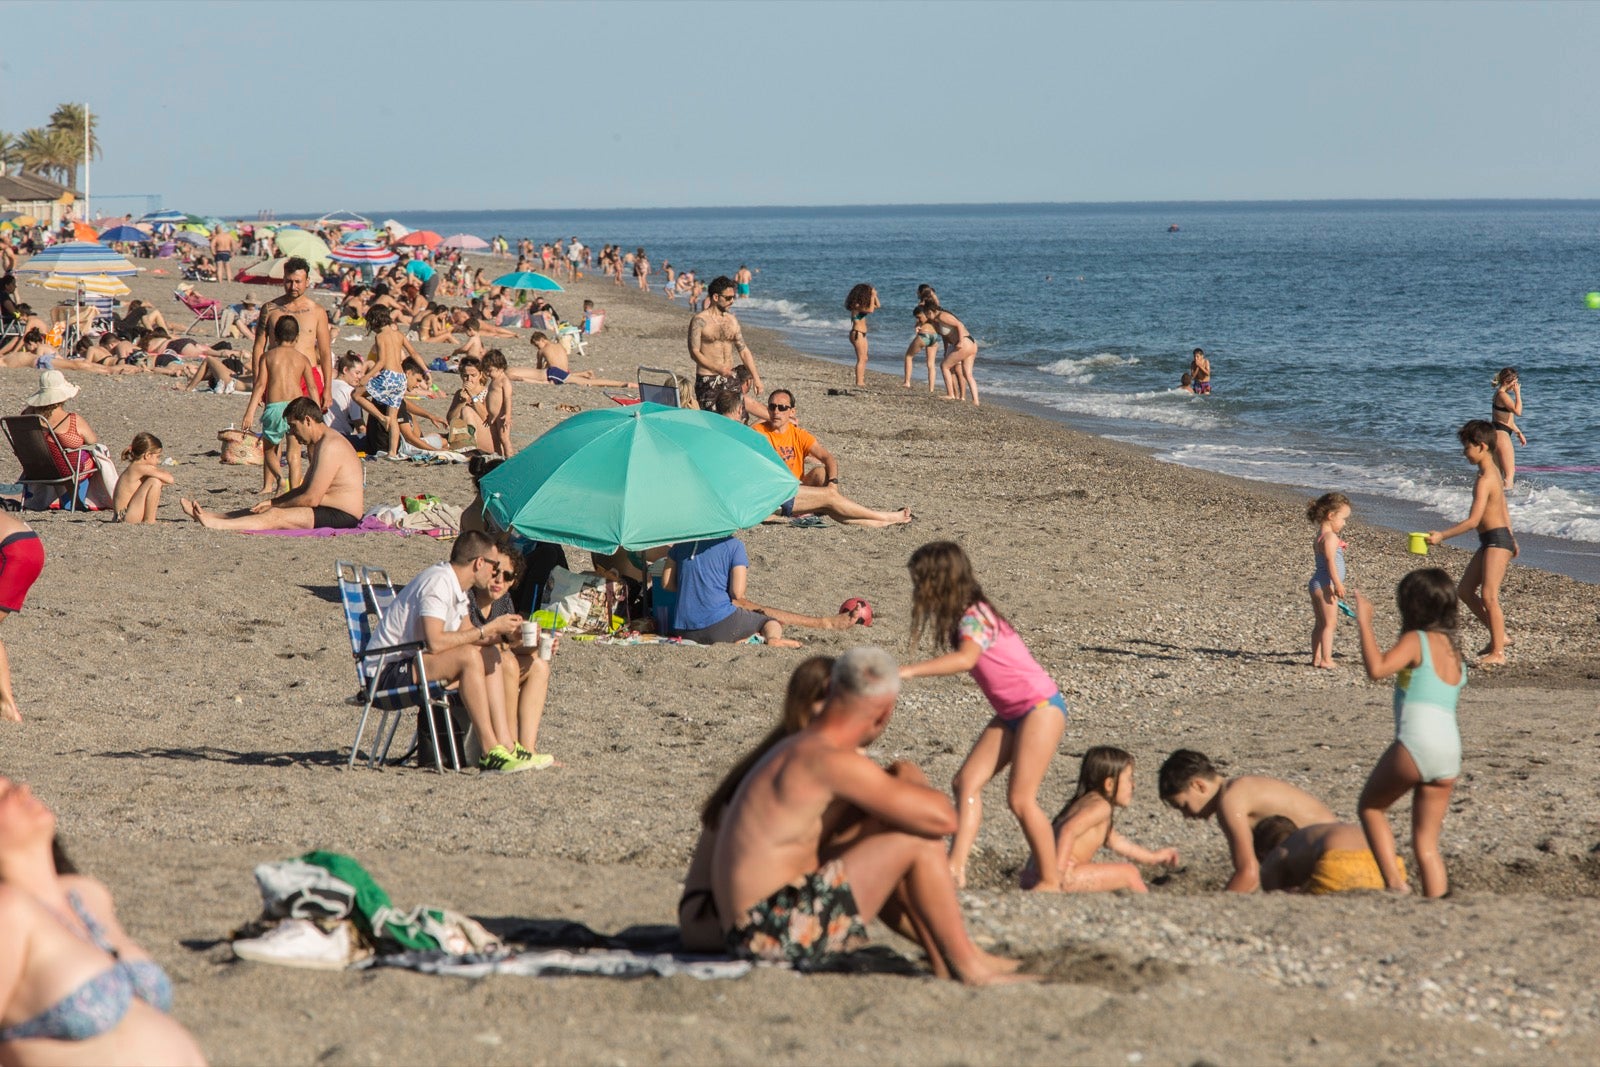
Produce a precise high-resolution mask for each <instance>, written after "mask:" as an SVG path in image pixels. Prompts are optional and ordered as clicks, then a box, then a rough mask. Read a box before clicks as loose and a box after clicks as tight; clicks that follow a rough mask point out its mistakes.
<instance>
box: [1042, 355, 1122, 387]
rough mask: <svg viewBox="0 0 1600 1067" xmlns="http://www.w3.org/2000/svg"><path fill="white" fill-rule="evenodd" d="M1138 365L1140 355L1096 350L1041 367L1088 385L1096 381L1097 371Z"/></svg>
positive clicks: (1046, 371)
mask: <svg viewBox="0 0 1600 1067" xmlns="http://www.w3.org/2000/svg"><path fill="white" fill-rule="evenodd" d="M1138 365H1139V357H1138V356H1119V355H1117V354H1116V353H1114V352H1096V353H1095V354H1094V355H1092V356H1083V357H1082V358H1079V359H1073V358H1071V357H1068V358H1066V359H1058V360H1056V361H1055V362H1054V363H1046V364H1045V365H1044V366H1042V367H1040V368H1039V369H1040V370H1041V371H1043V372H1044V373H1046V374H1053V375H1055V376H1056V377H1058V378H1065V379H1066V380H1067V381H1069V382H1073V383H1075V384H1077V385H1087V384H1089V383H1090V382H1092V381H1094V376H1095V372H1096V371H1102V370H1109V369H1111V368H1112V367H1136V366H1138Z"/></svg>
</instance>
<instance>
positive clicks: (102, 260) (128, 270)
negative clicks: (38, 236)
mask: <svg viewBox="0 0 1600 1067" xmlns="http://www.w3.org/2000/svg"><path fill="white" fill-rule="evenodd" d="M16 270H17V273H18V274H24V273H35V274H52V273H60V274H110V275H114V276H124V275H129V274H138V273H139V268H138V267H135V266H134V265H133V264H132V263H129V262H128V261H127V259H125V258H124V257H123V256H122V254H121V253H120V252H114V251H112V250H111V249H109V248H107V247H106V246H105V245H103V244H101V243H100V242H98V241H68V242H67V243H66V244H60V245H51V246H50V247H49V248H47V249H45V250H44V251H43V252H40V253H39V254H38V255H36V256H34V257H32V258H31V259H29V260H28V261H27V262H26V263H24V264H22V265H21V266H19V267H17V268H16Z"/></svg>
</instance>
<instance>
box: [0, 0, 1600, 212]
mask: <svg viewBox="0 0 1600 1067" xmlns="http://www.w3.org/2000/svg"><path fill="white" fill-rule="evenodd" d="M6 19H7V23H8V25H9V26H10V27H11V28H13V29H16V28H22V29H24V30H32V31H34V32H36V33H37V37H38V41H39V43H40V47H37V48H32V49H19V48H16V47H12V46H11V45H10V44H9V43H8V46H7V47H6V49H5V50H4V55H3V57H0V130H5V131H7V132H11V133H15V132H18V131H20V130H22V129H23V128H25V127H27V126H31V125H37V124H42V123H43V122H44V121H45V119H46V118H47V117H48V115H49V113H50V111H51V109H52V108H53V107H54V106H55V105H56V104H57V103H59V102H61V101H63V100H67V99H72V100H80V101H81V100H87V101H88V102H89V104H90V106H91V107H92V108H93V109H94V110H95V112H96V113H97V114H99V115H100V116H101V137H102V140H103V143H104V151H105V154H104V157H103V159H102V160H101V161H100V162H98V163H97V164H96V165H95V167H94V170H93V187H92V190H91V191H98V192H100V193H101V194H113V193H146V192H153V193H159V194H161V195H162V197H163V200H164V203H165V205H166V206H168V207H178V208H180V209H183V210H187V211H194V212H208V213H209V212H218V213H229V214H250V215H253V214H254V213H255V212H256V211H257V210H258V209H262V208H271V209H274V210H277V211H278V212H279V213H283V212H291V211H321V210H332V209H336V208H345V207H349V208H357V209H364V210H365V209H387V210H404V209H436V210H437V209H457V208H459V209H484V210H487V209H497V208H507V209H510V208H607V207H653V206H717V205H734V204H859V203H934V202H993V201H1125V200H1255V199H1321V198H1345V197H1416V198H1455V197H1577V198H1587V197H1594V196H1596V195H1600V194H1597V185H1596V176H1597V175H1600V136H1597V134H1600V129H1597V127H1600V118H1597V116H1600V102H1597V101H1596V99H1595V94H1594V87H1595V84H1596V79H1595V75H1594V74H1593V57H1594V55H1595V54H1596V53H1597V52H1600V5H1597V4H1580V3H1565V4H1545V3H1528V4H1496V3H1477V4H1467V3H1448V4H1447V3H1420V2H1419V3H1409V4H1388V3H1338V4H1322V3H1297V4H1289V3H1267V2H1260V3H1245V4H1234V3H1216V4H1210V3H1186V4H1168V3H1159V2H1146V3H1123V4H1098V3H1072V4H1050V3H1022V4H1014V3H999V2H996V3H983V4H966V3H932V2H922V3H907V4H900V3H882V4H873V3H841V4H832V3H801V2H795V3H781V4H770V3H762V2H758V0H751V2H746V3H709V4H707V3H683V4H676V3H667V2H660V3H650V4H626V3H614V4H603V3H602V4H537V5H535V4H517V3H510V2H506V3H493V4H478V3H471V2H457V3H451V4H437V5H436V4H430V3H409V4H400V3H385V4H367V3H337V2H329V3H315V4H297V3H284V2H278V3H265V4H262V3H250V4H232V3H205V4H198V3H195V4H178V3H150V2H144V0H120V2H117V3H108V4H84V3H73V2H62V0H56V2H51V3H42V4H33V3H18V2H9V3H7V4H6ZM13 40H14V38H13ZM64 41H82V42H86V46H85V47H84V48H82V49H78V48H74V49H73V57H72V58H71V59H70V60H68V61H65V62H63V61H62V60H61V59H60V58H58V57H59V49H60V47H61V43H62V42H64ZM98 206H99V207H103V208H105V209H107V210H114V211H118V212H120V211H122V210H133V211H135V213H138V212H140V211H142V210H143V209H144V204H143V201H132V200H129V201H111V200H107V201H103V202H102V203H101V204H100V205H98ZM97 213H98V212H97Z"/></svg>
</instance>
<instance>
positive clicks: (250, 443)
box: [217, 430, 262, 467]
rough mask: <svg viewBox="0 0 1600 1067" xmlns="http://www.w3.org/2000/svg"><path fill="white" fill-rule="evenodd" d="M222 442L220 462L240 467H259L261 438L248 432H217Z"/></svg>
mask: <svg viewBox="0 0 1600 1067" xmlns="http://www.w3.org/2000/svg"><path fill="white" fill-rule="evenodd" d="M217 440H218V441H221V442H222V459H221V462H223V463H229V464H235V465H238V466H242V467H251V466H254V467H259V466H261V462H262V460H261V438H259V437H257V436H256V435H255V434H253V433H251V432H249V431H248V430H218V431H217Z"/></svg>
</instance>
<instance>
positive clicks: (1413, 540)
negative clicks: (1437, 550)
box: [1406, 533, 1428, 556]
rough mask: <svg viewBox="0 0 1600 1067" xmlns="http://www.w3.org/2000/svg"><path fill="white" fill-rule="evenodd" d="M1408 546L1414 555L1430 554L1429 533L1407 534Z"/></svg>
mask: <svg viewBox="0 0 1600 1067" xmlns="http://www.w3.org/2000/svg"><path fill="white" fill-rule="evenodd" d="M1406 548H1407V549H1408V550H1409V551H1410V552H1411V554H1412V555H1414V556H1426V555H1427V554H1428V535H1427V534H1425V533H1408V534H1406Z"/></svg>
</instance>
